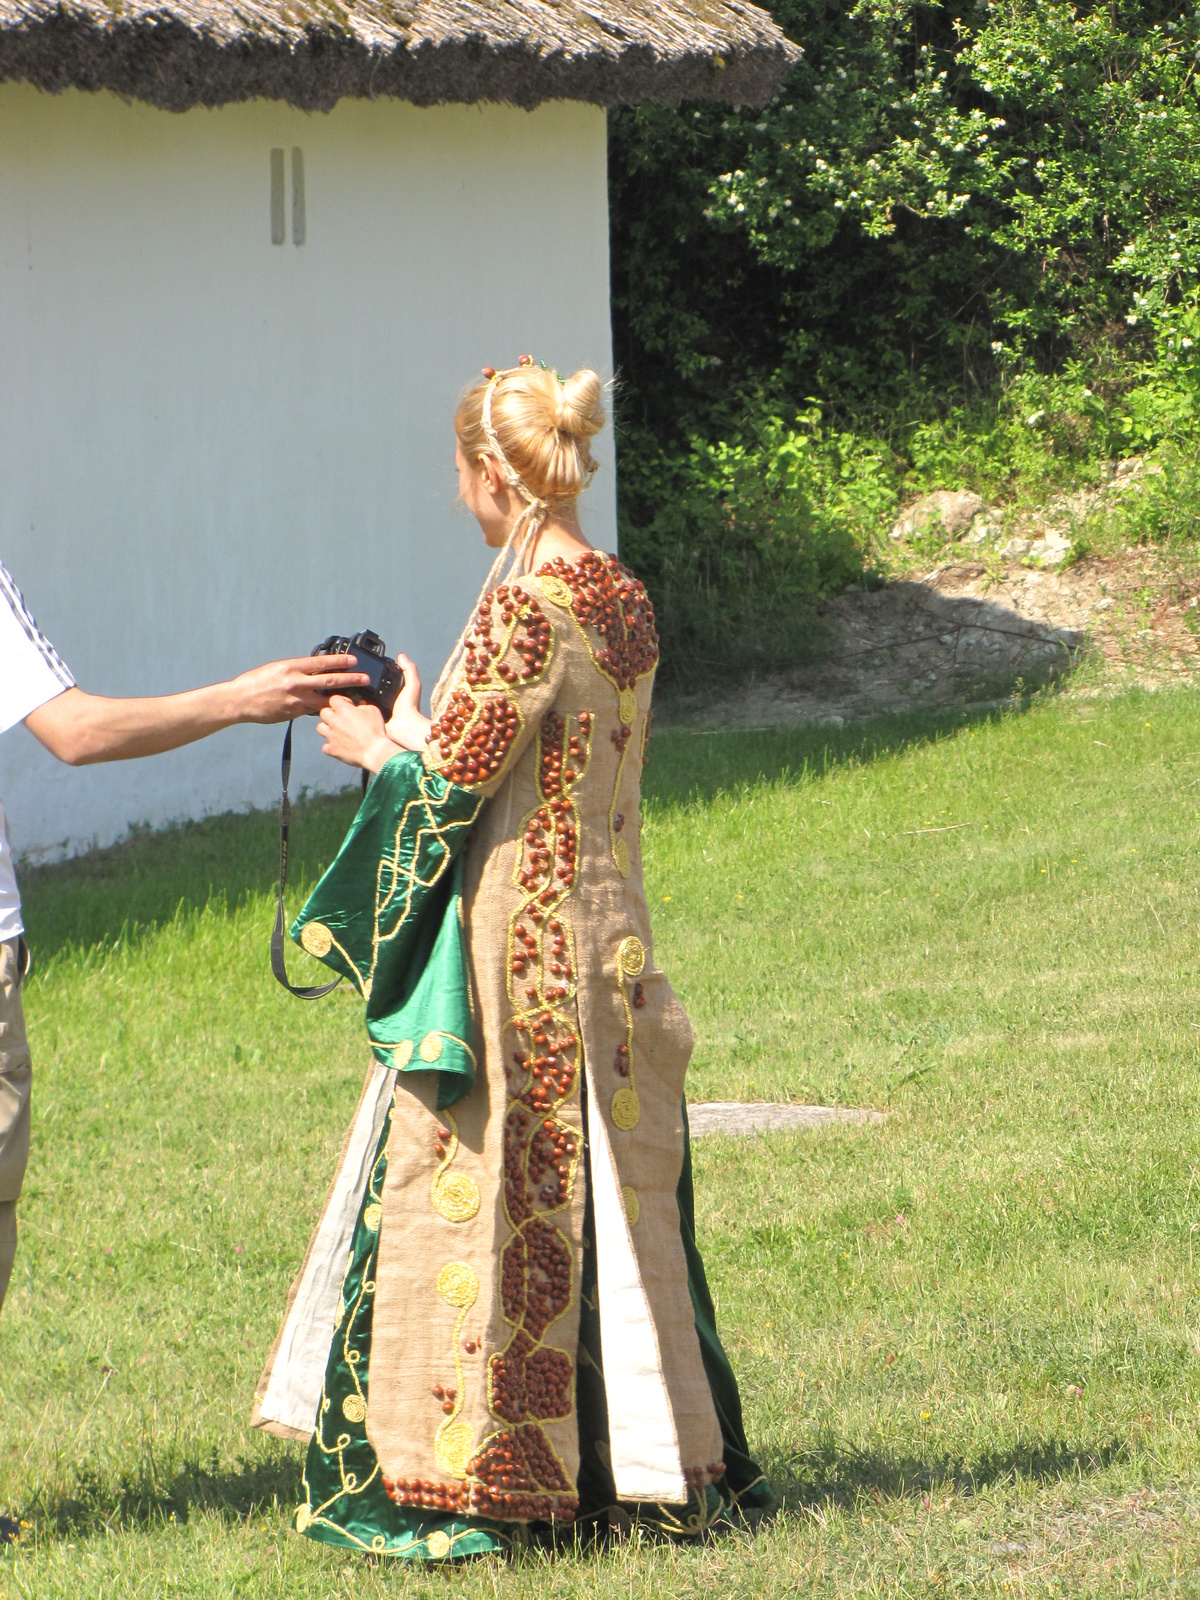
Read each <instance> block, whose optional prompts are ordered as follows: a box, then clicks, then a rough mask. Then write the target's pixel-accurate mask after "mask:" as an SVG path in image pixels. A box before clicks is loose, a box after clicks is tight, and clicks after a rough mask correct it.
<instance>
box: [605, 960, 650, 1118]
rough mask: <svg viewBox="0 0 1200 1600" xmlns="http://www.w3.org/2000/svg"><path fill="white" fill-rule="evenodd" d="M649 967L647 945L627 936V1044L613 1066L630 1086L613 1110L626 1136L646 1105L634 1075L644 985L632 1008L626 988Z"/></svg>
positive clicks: (623, 970)
mask: <svg viewBox="0 0 1200 1600" xmlns="http://www.w3.org/2000/svg"><path fill="white" fill-rule="evenodd" d="M645 966H646V947H645V945H644V944H643V943H642V941H641V940H640V939H639V938H638V936H637V934H636V933H630V934H627V935H626V936H625V938H624V939H622V940H621V942H620V944H619V945H618V946H617V988H618V991H619V992H620V996H621V1004H622V1006H623V1007H624V1008H625V1042H624V1044H621V1045H618V1046H617V1058H616V1061H615V1062H614V1063H613V1065H614V1066H615V1068H616V1071H617V1074H618V1076H619V1077H622V1078H626V1079H628V1083H627V1084H626V1085H625V1087H623V1088H620V1089H618V1090H617V1091H616V1093H615V1094H614V1095H613V1097H612V1103H611V1105H610V1107H609V1111H610V1115H611V1116H612V1120H613V1126H614V1127H616V1128H620V1130H621V1131H622V1133H628V1132H629V1131H630V1130H631V1129H633V1128H636V1127H637V1125H638V1123H639V1122H640V1121H641V1117H642V1104H641V1101H640V1099H639V1098H638V1092H637V1083H636V1081H635V1079H636V1074H635V1072H634V1058H633V1013H634V1009H635V1008H640V1007H641V1006H642V1005H644V1003H645V1002H644V1000H643V998H642V985H641V984H640V983H635V984H634V989H633V1004H632V1005H631V1004H630V1001H629V995H628V993H627V992H626V989H625V985H626V982H627V980H629V979H634V978H636V977H637V976H638V974H639V973H640V972H642V971H644V970H645Z"/></svg>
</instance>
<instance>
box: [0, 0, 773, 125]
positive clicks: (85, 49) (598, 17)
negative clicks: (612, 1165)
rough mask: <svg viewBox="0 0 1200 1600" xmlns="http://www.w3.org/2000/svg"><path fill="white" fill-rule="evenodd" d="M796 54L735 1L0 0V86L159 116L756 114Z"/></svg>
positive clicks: (762, 16)
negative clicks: (246, 111)
mask: <svg viewBox="0 0 1200 1600" xmlns="http://www.w3.org/2000/svg"><path fill="white" fill-rule="evenodd" d="M798 56H799V51H798V50H797V49H796V47H795V46H794V45H792V44H790V43H789V42H788V41H787V40H786V39H785V38H784V36H783V34H782V33H780V31H779V29H778V28H777V27H776V26H775V24H774V23H773V22H772V20H771V18H770V17H769V16H768V15H767V13H766V12H765V11H762V10H760V9H759V8H758V7H757V6H753V5H747V4H743V3H741V0H627V3H620V0H394V3H391V4H389V3H388V0H346V3H345V4H340V3H339V0H0V81H2V80H5V79H19V80H21V81H23V82H26V83H32V84H35V85H37V87H39V88H41V89H48V90H52V91H53V90H60V89H68V88H79V89H111V90H113V91H114V92H115V93H117V94H119V95H124V96H127V97H128V98H130V99H134V100H145V101H148V102H149V103H150V104H151V105H155V106H161V107H163V108H164V109H166V110H170V111H184V110H186V109H188V107H190V106H195V105H203V106H215V105H222V104H225V103H227V102H229V101H233V100H248V99H254V98H264V99H271V100H286V101H290V102H291V104H293V105H296V106H300V107H302V108H303V109H305V110H310V111H316V110H328V109H329V107H330V106H332V105H334V104H335V103H336V102H337V101H338V100H340V99H341V98H342V97H343V96H347V95H349V96H360V97H374V96H381V95H390V96H396V97H398V98H399V99H402V100H410V101H412V102H413V103H414V104H416V105H438V104H446V103H454V102H458V103H463V102H468V103H470V102H476V101H507V102H509V103H511V104H514V105H518V106H524V107H526V108H529V107H532V106H535V105H538V104H540V103H541V102H542V101H543V100H585V101H589V102H591V103H592V104H594V105H616V104H622V103H624V104H629V103H633V102H639V101H658V102H663V103H668V104H673V103H675V102H676V101H679V100H685V99H708V100H724V101H728V102H730V103H733V104H738V103H742V104H747V105H757V104H760V103H762V102H763V101H765V100H767V99H768V98H769V97H770V96H771V95H772V94H773V93H774V92H775V90H776V89H777V88H778V87H779V85H780V83H781V81H782V79H783V77H784V75H785V73H786V72H787V70H788V68H789V67H790V66H791V65H792V64H793V62H794V61H795V60H796V59H797V58H798Z"/></svg>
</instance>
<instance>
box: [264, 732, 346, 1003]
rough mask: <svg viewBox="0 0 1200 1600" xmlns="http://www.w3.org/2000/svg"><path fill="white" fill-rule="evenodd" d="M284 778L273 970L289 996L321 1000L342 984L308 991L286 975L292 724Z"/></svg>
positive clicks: (282, 767) (282, 764) (285, 741)
mask: <svg viewBox="0 0 1200 1600" xmlns="http://www.w3.org/2000/svg"><path fill="white" fill-rule="evenodd" d="M280 770H281V776H282V778H283V797H282V799H281V800H280V802H279V904H278V906H277V907H276V908H275V926H274V928H273V929H272V930H271V971H272V972H273V973H274V974H275V976H276V977H277V978H278V979H279V981H280V983H281V984H282V985H283V987H284V988H285V989H286V990H287V991H288V993H289V994H294V995H295V996H296V998H297V1000H319V999H320V998H321V996H322V995H323V994H328V993H329V992H330V990H332V989H336V988H337V986H338V984H339V983H341V981H342V980H341V978H340V977H337V978H335V979H334V980H333V982H332V983H321V984H317V985H316V986H315V987H313V988H305V987H304V986H302V985H300V984H295V983H292V982H291V980H290V979H289V978H288V975H287V968H286V967H285V966H284V964H283V891H284V887H285V885H286V884H287V864H288V832H289V830H290V828H291V823H292V803H291V801H290V800H289V799H288V782H289V781H290V779H291V776H292V725H291V723H290V722H289V723H288V725H287V732H286V733H285V734H284V736H283V760H282V761H281V762H280Z"/></svg>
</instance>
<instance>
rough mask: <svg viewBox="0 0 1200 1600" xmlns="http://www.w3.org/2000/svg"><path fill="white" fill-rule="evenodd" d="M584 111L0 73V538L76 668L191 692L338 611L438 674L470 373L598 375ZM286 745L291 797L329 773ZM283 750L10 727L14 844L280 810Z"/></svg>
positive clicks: (59, 843) (605, 535) (308, 749)
mask: <svg viewBox="0 0 1200 1600" xmlns="http://www.w3.org/2000/svg"><path fill="white" fill-rule="evenodd" d="M604 129H605V121H604V114H603V112H602V111H600V110H596V109H594V108H591V107H586V106H581V105H575V104H565V103H560V104H554V105H549V106H544V107H542V108H541V109H539V110H538V111H535V112H533V113H526V112H523V111H518V110H515V109H510V108H507V107H485V108H473V107H441V108H437V109H431V110H418V109H417V108H415V107H412V106H408V105H404V104H399V103H396V102H393V101H379V102H375V103H366V102H344V103H343V104H341V105H339V106H338V107H337V108H336V109H335V110H334V111H333V112H332V113H330V114H328V115H324V116H322V115H307V114H305V113H302V112H298V111H294V110H292V109H290V108H289V107H286V106H282V105H276V104H273V103H267V102H259V103H255V104H251V105H246V106H231V107H225V108H223V109H221V110H219V111H191V112H188V113H186V114H185V115H182V116H173V115H171V114H169V113H166V112H160V111H154V110H151V109H149V108H147V107H144V106H136V105H133V106H131V105H124V104H122V103H121V102H120V101H119V100H117V99H115V98H114V97H112V96H110V95H106V94H100V95H86V94H80V93H70V94H64V95H58V96H50V95H44V94H40V93H38V92H37V91H36V90H32V89H29V88H26V87H24V86H20V85H13V84H6V85H3V86H0V559H2V560H3V561H4V563H5V564H6V565H7V566H8V567H9V569H10V571H11V572H12V573H13V576H14V577H15V578H16V580H17V582H18V584H19V585H20V586H21V587H22V588H23V590H24V592H25V595H26V598H27V599H28V600H29V602H30V605H31V607H32V609H33V611H34V613H35V615H36V616H37V618H38V621H39V622H40V624H41V626H42V628H43V630H44V631H45V632H46V633H47V634H48V635H49V636H50V638H51V639H53V640H54V642H55V643H56V645H57V646H58V648H59V650H60V652H61V654H62V655H63V657H64V659H65V660H66V661H67V663H68V665H69V666H70V667H71V668H72V670H73V671H74V673H75V675H76V677H77V678H78V679H79V681H80V683H81V684H82V685H83V686H84V687H85V688H87V689H90V690H92V691H94V692H97V693H105V694H139V693H141V694H146V693H162V692H166V691H169V690H175V689H183V688H187V687H190V686H191V685H193V684H196V683H201V682H207V681H212V680H214V679H218V678H222V677H227V676H231V675H232V674H234V673H236V672H238V671H241V670H242V669H244V668H246V667H248V666H252V665H254V664H255V663H257V662H259V661H263V660H268V659H271V658H272V657H275V656H281V655H294V654H305V653H307V652H308V650H310V649H311V647H312V646H313V644H315V643H316V642H317V641H318V640H319V639H321V638H322V637H324V635H325V634H326V633H328V632H332V631H334V630H335V629H355V628H359V627H373V628H375V629H376V630H377V631H378V632H379V633H381V634H382V635H383V636H384V638H385V639H386V640H387V642H388V644H389V646H392V647H393V648H395V647H399V648H402V649H405V650H407V652H408V653H409V654H410V655H412V656H413V657H414V659H415V660H416V661H417V662H418V663H419V664H420V666H421V668H422V675H423V677H424V679H425V683H426V689H427V690H428V688H429V687H431V686H432V681H433V678H434V677H435V676H436V672H437V670H438V668H439V667H440V665H441V663H442V661H443V659H444V657H445V655H446V653H447V651H448V650H449V648H450V646H451V645H452V643H453V641H454V638H455V636H456V634H457V631H458V629H459V627H460V626H461V624H462V621H463V620H464V619H465V616H466V612H467V609H468V607H469V606H470V604H471V602H472V601H473V599H474V597H475V593H476V590H477V587H478V584H479V582H480V580H481V578H482V575H483V573H484V572H485V571H486V568H487V559H488V558H487V555H486V553H485V551H484V549H483V546H482V543H481V541H480V539H479V535H478V530H477V529H476V526H475V524H474V522H473V521H471V519H470V518H469V517H468V516H467V515H466V514H465V513H464V512H462V511H461V509H458V508H456V507H455V505H454V497H455V493H456V478H455V473H454V467H453V439H452V434H451V422H450V419H451V416H452V413H453V408H454V403H455V399H456V396H457V394H458V392H459V390H460V389H461V387H462V386H463V384H464V383H465V382H466V381H468V380H469V379H470V378H471V377H473V376H474V375H476V374H477V373H478V371H479V368H480V367H481V366H483V365H485V364H491V365H496V366H500V365H503V364H507V363H510V362H513V361H515V359H516V357H517V355H518V354H519V353H521V352H523V351H526V350H531V351H533V352H534V354H535V355H537V356H539V357H542V358H543V359H545V360H547V361H549V362H550V363H551V364H553V365H556V366H557V367H558V368H559V369H560V370H562V371H569V370H571V369H573V368H574V367H576V366H580V365H584V364H587V365H592V366H595V367H597V368H598V369H599V370H601V371H602V372H603V373H604V374H605V375H606V376H607V375H608V371H609V368H610V364H611V343H610V333H609V311H608V221H607V200H606V187H605V132H604ZM297 145H298V146H299V147H300V148H301V149H302V150H303V152H304V162H305V178H306V198H307V240H306V242H305V243H304V244H303V245H302V246H296V245H295V244H293V243H292V241H291V216H290V184H291V173H290V165H291V162H290V152H291V148H292V147H293V146H297ZM275 146H282V147H283V148H284V149H285V150H286V151H287V152H288V158H289V159H288V166H289V171H288V193H289V214H288V238H287V243H286V244H284V245H282V246H277V245H273V244H272V243H271V233H270V211H269V202H270V151H271V149H272V147H275ZM601 453H602V455H603V459H604V470H603V471H602V472H601V474H600V475H599V476H598V478H597V480H596V483H595V485H594V486H593V488H592V490H591V491H590V493H589V496H588V500H587V502H585V505H586V510H585V525H586V527H587V529H588V532H589V534H590V535H591V537H592V538H593V539H594V541H595V542H596V543H598V544H600V545H601V546H603V547H605V548H608V549H615V548H616V527H615V505H614V489H615V485H614V476H615V473H614V468H613V464H612V438H611V433H610V432H608V431H606V433H605V435H604V436H603V440H602V451H601ZM297 732H298V735H299V738H298V751H297V765H296V767H295V769H294V774H293V784H294V788H298V787H299V786H300V785H302V784H306V783H307V784H310V785H321V786H324V787H340V786H342V785H343V784H344V783H345V782H346V781H347V779H348V777H349V774H348V772H347V770H346V769H345V768H341V767H335V766H334V764H333V763H331V762H329V761H326V760H324V758H322V757H321V756H320V754H319V751H318V748H317V741H316V736H315V730H314V725H313V723H312V722H311V721H309V722H306V723H302V724H300V725H299V726H298V729H297ZM280 738H281V732H280V730H276V729H273V728H239V729H232V730H229V731H228V732H225V733H222V734H218V735H217V736H215V737H214V738H212V739H210V740H208V741H206V742H204V743H203V744H200V745H196V746H193V747H192V748H190V749H188V750H184V751H179V752H176V753H174V754H171V755H167V756H159V757H155V758H153V759H152V760H148V761H138V762H125V763H119V764H116V765H113V766H105V767H91V768H82V769H78V770H72V769H70V768H66V767H63V766H60V765H59V764H58V763H56V762H54V761H53V760H52V759H51V758H50V757H49V756H47V755H46V754H45V752H44V751H43V750H42V749H41V747H40V746H39V745H38V744H37V743H36V741H35V740H34V739H33V738H32V736H31V735H30V734H28V733H27V732H26V731H25V730H24V729H23V728H19V729H16V730H14V731H13V732H11V733H9V734H7V735H5V736H4V737H3V739H0V795H2V796H3V801H4V806H5V809H6V811H7V813H8V817H9V825H10V830H11V833H12V837H13V843H14V847H15V848H16V850H17V851H18V852H26V853H28V854H30V855H31V856H38V855H42V854H44V853H54V852H57V851H60V850H62V849H64V848H65V849H67V850H77V849H79V848H81V847H85V846H87V845H89V844H91V843H92V842H94V841H98V842H101V843H104V842H108V841H111V840H112V839H114V838H116V837H118V836H119V835H120V834H122V833H123V832H124V830H125V828H126V827H127V826H128V824H129V823H131V822H151V823H161V822H164V821H167V820H170V819H174V818H179V817H185V816H197V815H201V814H203V813H205V812H211V811H219V810H225V809H229V808H235V807H240V806H244V805H258V806H261V805H268V804H271V803H272V802H273V800H274V798H275V795H276V790H277V785H278V752H279V744H280Z"/></svg>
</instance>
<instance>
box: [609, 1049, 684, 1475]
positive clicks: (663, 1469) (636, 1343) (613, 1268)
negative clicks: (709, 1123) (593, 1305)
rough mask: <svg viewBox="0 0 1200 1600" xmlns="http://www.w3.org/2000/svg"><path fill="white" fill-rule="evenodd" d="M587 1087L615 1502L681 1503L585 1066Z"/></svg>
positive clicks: (674, 1450)
mask: <svg viewBox="0 0 1200 1600" xmlns="http://www.w3.org/2000/svg"><path fill="white" fill-rule="evenodd" d="M587 1081H588V1093H589V1095H590V1096H591V1103H592V1108H593V1110H592V1115H591V1117H590V1118H589V1119H588V1148H589V1151H590V1179H591V1185H592V1207H593V1211H594V1213H595V1227H596V1276H597V1283H596V1292H597V1295H598V1297H599V1305H600V1342H601V1360H602V1364H603V1368H604V1390H605V1394H606V1396H607V1399H608V1443H609V1449H610V1450H611V1452H612V1472H613V1479H614V1481H615V1483H616V1488H617V1497H618V1499H621V1500H661V1501H665V1502H666V1503H667V1504H668V1505H682V1504H683V1503H684V1502H685V1501H686V1500H687V1497H688V1491H687V1484H686V1483H685V1482H684V1477H683V1462H682V1460H681V1459H680V1451H679V1439H678V1436H677V1434H676V1432H675V1419H674V1417H673V1416H672V1414H671V1402H670V1399H669V1397H668V1395H667V1386H666V1383H665V1381H664V1379H663V1371H662V1359H661V1357H660V1355H659V1349H658V1335H657V1333H656V1332H655V1329H654V1322H653V1319H652V1318H651V1315H650V1305H649V1302H648V1301H647V1299H646V1293H645V1290H644V1289H643V1288H642V1281H641V1278H640V1277H639V1275H638V1268H637V1259H636V1257H635V1256H634V1253H633V1242H632V1240H631V1239H630V1237H629V1225H628V1222H627V1221H626V1218H625V1202H624V1199H623V1197H622V1195H621V1185H620V1183H619V1181H618V1178H617V1169H616V1164H615V1162H614V1161H613V1153H612V1146H611V1145H610V1144H609V1140H608V1129H607V1128H606V1127H605V1124H604V1118H603V1116H602V1115H601V1114H600V1111H599V1109H598V1108H599V1104H600V1102H599V1099H598V1097H597V1094H596V1084H595V1080H594V1079H593V1077H592V1073H591V1068H590V1066H589V1067H588V1068H587ZM606 1330H607V1331H608V1332H610V1333H612V1335H613V1337H612V1338H611V1339H608V1338H606V1337H605V1333H606Z"/></svg>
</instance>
